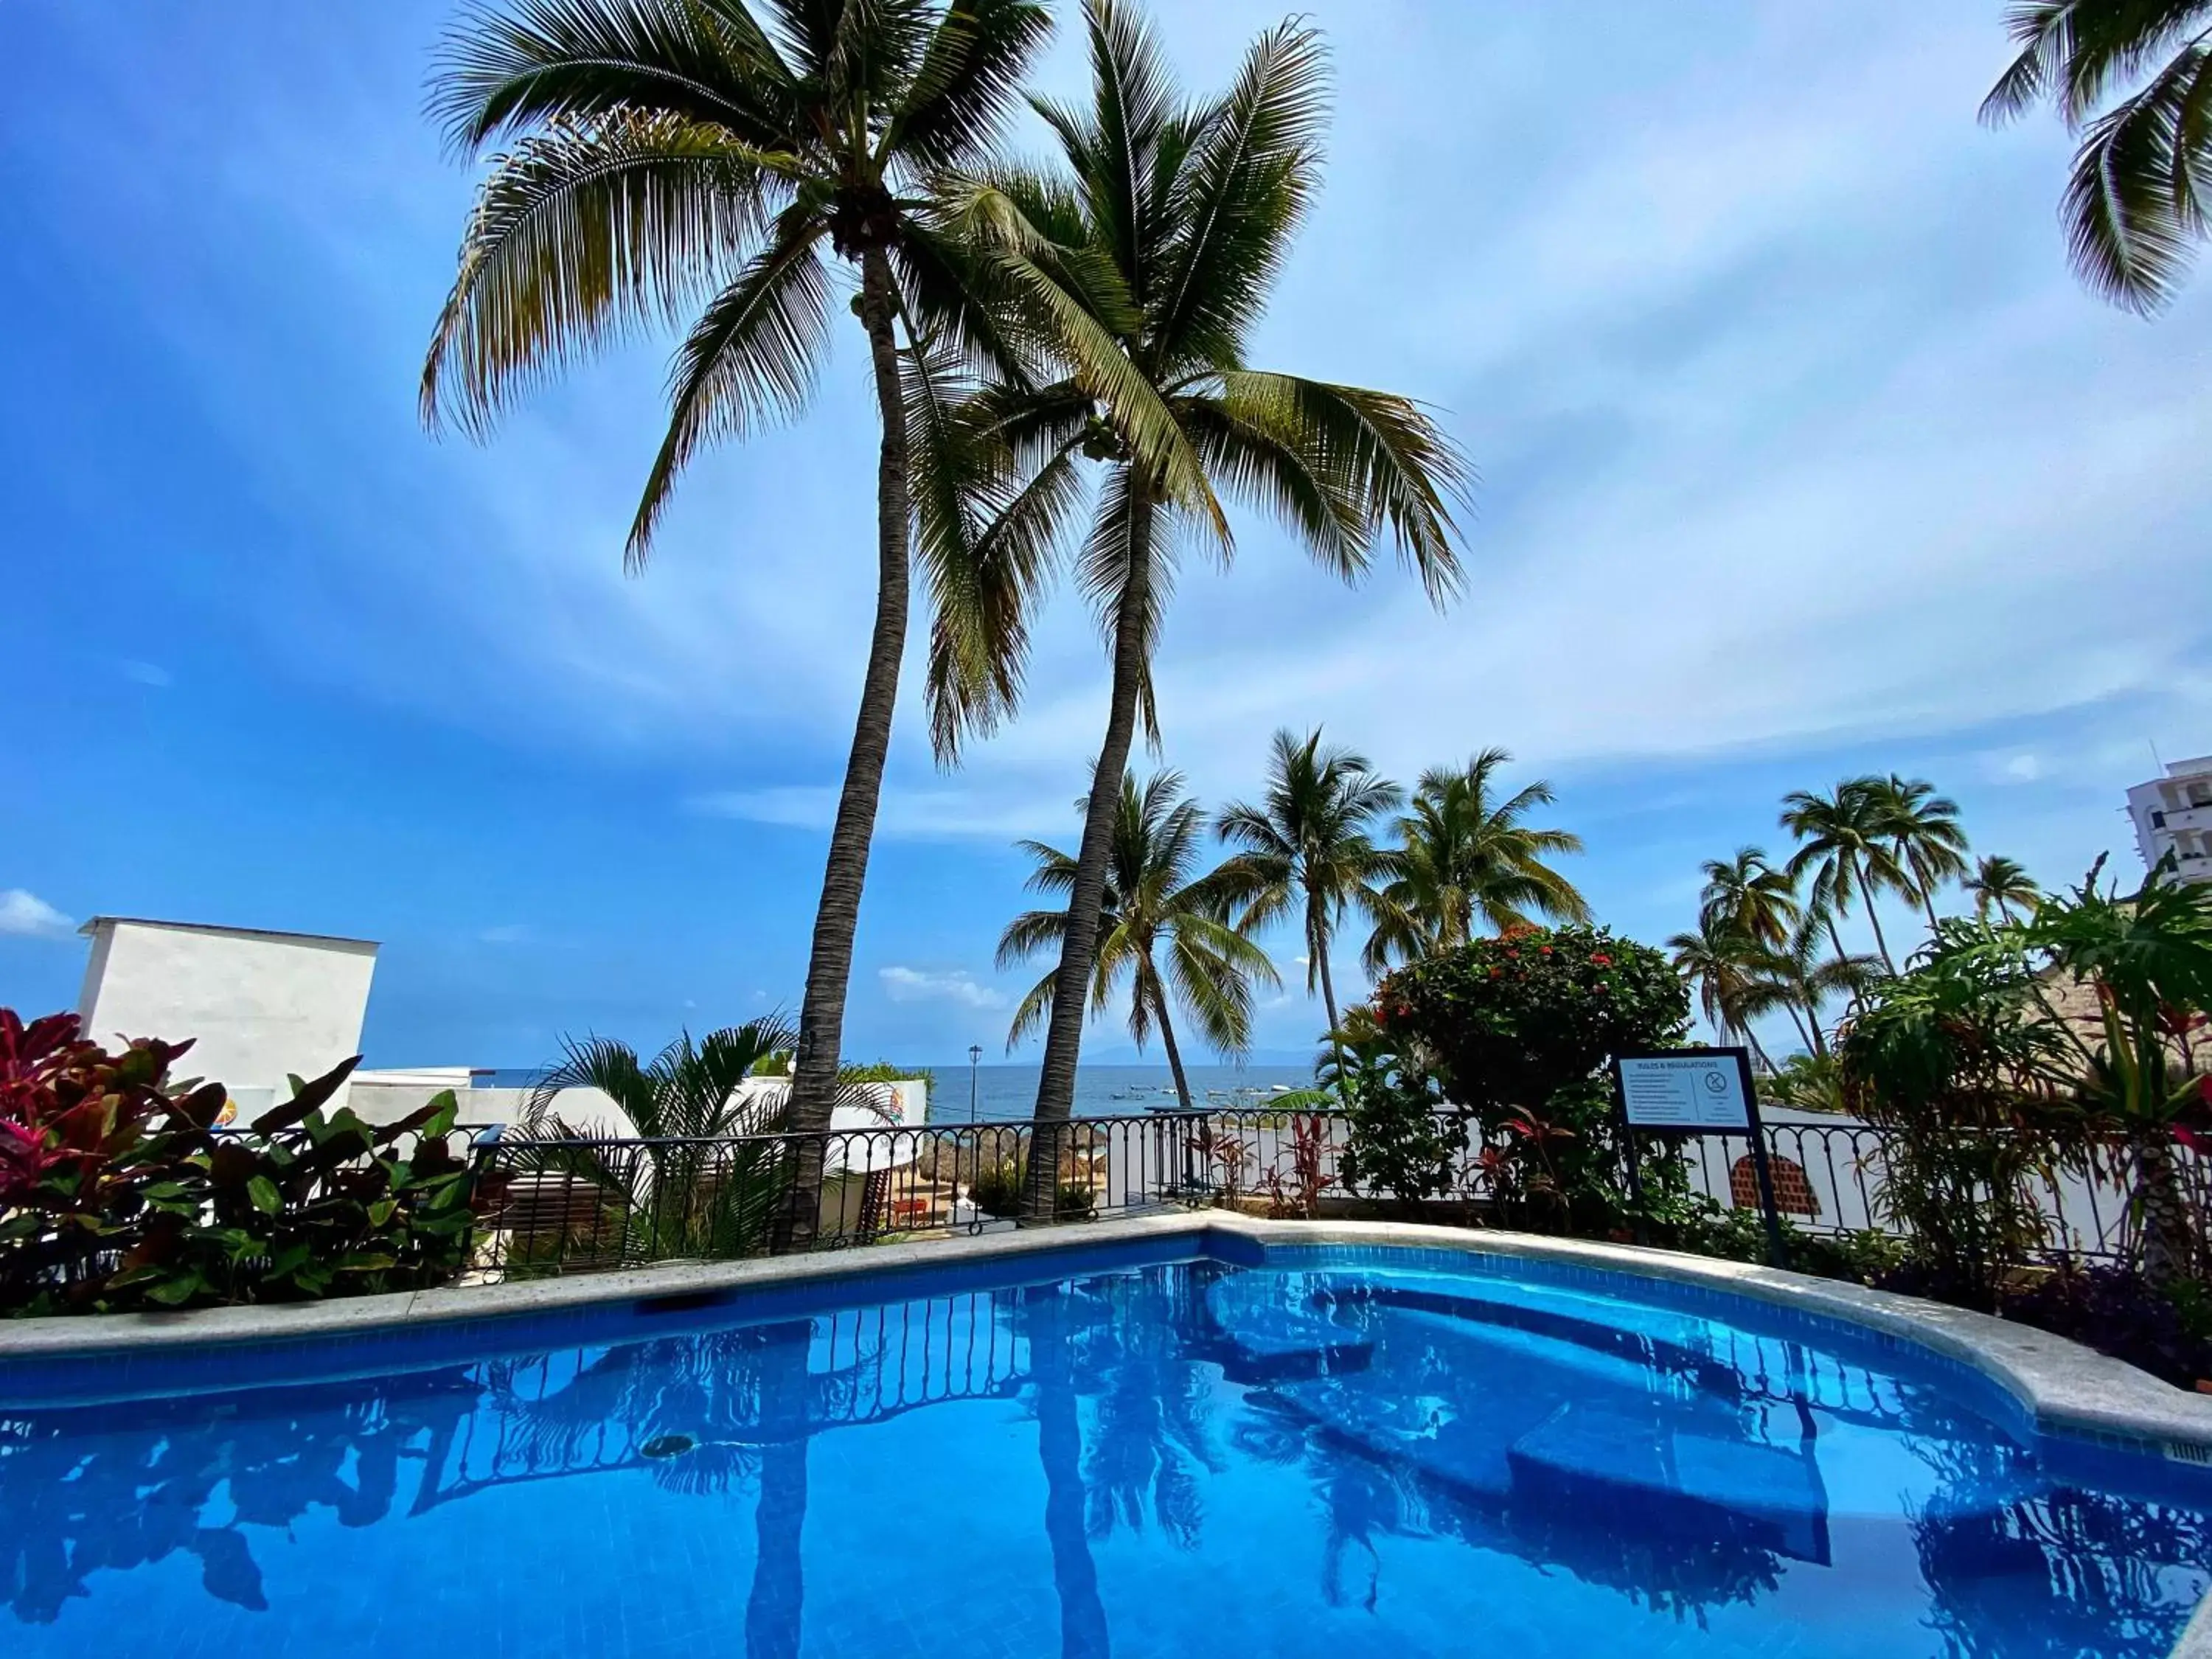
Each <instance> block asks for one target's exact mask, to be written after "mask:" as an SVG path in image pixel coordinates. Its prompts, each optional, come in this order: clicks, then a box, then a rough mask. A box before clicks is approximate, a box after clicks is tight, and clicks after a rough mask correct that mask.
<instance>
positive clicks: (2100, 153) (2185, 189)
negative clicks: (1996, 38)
mask: <svg viewBox="0 0 2212 1659" xmlns="http://www.w3.org/2000/svg"><path fill="white" fill-rule="evenodd" d="M2005 23H2006V27H2008V29H2009V30H2010V31H2011V33H2012V38H2013V40H2014V41H2015V43H2017V45H2018V46H2019V47H2020V55H2019V56H2018V57H2017V58H2015V59H2014V60H2013V62H2012V64H2010V66H2009V67H2008V68H2007V69H2006V70H2005V72H2004V74H2003V75H2002V76H2000V77H1999V79H1998V81H1997V83H1996V86H1995V87H1993V88H1990V94H1989V96H1988V97H1987V98H1986V99H1985V100H1983V104H1982V118H1983V119H1984V120H1985V121H1988V122H1990V123H1991V124H1992V125H1995V124H1997V123H2001V122H2005V121H2009V120H2013V119H2015V118H2017V117H2019V116H2020V115H2021V114H2023V113H2025V112H2027V110H2028V109H2030V108H2031V107H2033V106H2035V105H2037V104H2041V103H2048V104H2050V105H2051V106H2052V107H2053V108H2055V109H2056V110H2057V112H2058V114H2059V116H2060V118H2062V119H2063V121H2064V122H2065V123H2066V125H2067V128H2068V130H2069V131H2071V132H2074V133H2075V134H2077V135H2078V136H2079V137H2080V140H2081V143H2080V147H2079V149H2076V151H2075V156H2074V170H2073V174H2072V176H2071V177H2070V178H2069V179H2068V180H2067V185H2066V192H2065V198H2064V204H2063V207H2062V209H2061V214H2062V216H2063V219H2064V221H2065V224H2066V240H2067V246H2068V252H2069V254H2070V255H2071V257H2072V259H2073V264H2074V269H2075V270H2076V271H2078V272H2079V273H2080V274H2081V279H2082V280H2083V281H2084V282H2086V283H2088V285H2089V286H2090V287H2091V288H2093V289H2095V290H2096V291H2097V292H2098V293H2100V294H2101V295H2104V296H2105V297H2106V299H2108V300H2111V301H2115V302H2116V303H2118V304H2120V305H2124V306H2125V307H2128V308H2129V309H2130V310H2132V311H2138V312H2153V311H2156V310H2158V309H2159V308H2160V307H2163V306H2164V305H2165V304H2166V302H2167V301H2169V300H2171V299H2172V297H2173V294H2174V291H2175V289H2177V288H2178V287H2179V284H2180V282H2181V279H2182V277H2183V276H2185V274H2186V273H2187V271H2188V269H2189V265H2190V263H2191V259H2192V258H2193V257H2194V254H2195V247H2194V244H2195V243H2197V241H2199V240H2202V239H2203V235H2204V234H2205V228H2206V215H2205V192H2206V190H2207V187H2208V185H2212V122H2208V121H2207V120H2206V118H2205V111H2206V107H2207V105H2208V102H2212V3H2208V0H2011V3H2010V4H2009V5H2008V7H2007V9H2006V13H2005Z"/></svg>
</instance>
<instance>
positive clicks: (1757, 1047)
mask: <svg viewBox="0 0 2212 1659" xmlns="http://www.w3.org/2000/svg"><path fill="white" fill-rule="evenodd" d="M1736 1030H1737V1031H1738V1032H1739V1033H1740V1034H1741V1036H1742V1037H1743V1040H1744V1042H1747V1044H1749V1045H1750V1048H1751V1053H1752V1057H1753V1059H1754V1060H1758V1062H1759V1070H1760V1071H1762V1072H1766V1073H1771V1072H1772V1071H1773V1070H1774V1062H1773V1061H1772V1060H1770V1059H1768V1058H1767V1054H1766V1045H1765V1043H1763V1042H1760V1041H1759V1033H1758V1032H1756V1031H1754V1030H1752V1029H1751V1027H1750V1026H1749V1025H1747V1024H1746V1025H1739V1026H1738V1027H1736Z"/></svg>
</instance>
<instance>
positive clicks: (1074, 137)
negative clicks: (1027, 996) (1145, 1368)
mask: <svg viewBox="0 0 2212 1659" xmlns="http://www.w3.org/2000/svg"><path fill="white" fill-rule="evenodd" d="M1084 15H1085V26H1086V28H1087V31H1088V33H1089V38H1090V46H1091V76H1092V95H1091V100H1090V102H1089V104H1088V105H1086V106H1081V107H1078V106H1071V105H1064V104H1059V103H1052V102H1043V101H1039V102H1037V104H1036V108H1037V109H1038V111H1039V112H1040V114H1041V115H1042V117H1043V118H1044V120H1045V122H1046V125H1048V128H1049V129H1050V131H1051V133H1052V136H1053V139H1054V143H1055V144H1056V147H1057V149H1058V151H1059V159H1060V162H1061V164H1062V169H1061V171H1060V172H1058V173H1033V172H1021V171H1005V172H1001V173H996V174H992V175H988V176H986V177H982V178H980V179H974V180H971V181H970V182H969V185H968V186H967V188H966V191H965V194H964V197H963V211H962V214H961V218H960V222H961V224H962V226H963V229H964V230H965V231H966V233H967V234H969V236H970V237H971V238H972V239H973V240H974V241H975V244H976V246H978V247H979V248H980V249H982V250H984V251H985V252H982V253H981V254H980V255H979V257H981V258H984V259H985V260H986V262H987V264H988V266H989V269H990V270H991V271H992V273H993V275H994V277H995V279H996V280H997V281H998V282H999V283H1000V284H1002V289H1003V291H1004V292H1005V293H1006V294H1007V295H1010V296H1012V301H1013V302H1015V303H1016V304H1018V306H1019V307H1020V308H1021V313H1022V314H1023V315H1024V318H1025V319H1027V325H1028V329H1029V337H1031V338H1033V339H1035V340H1036V341H1037V342H1039V343H1041V349H1044V350H1045V351H1046V352H1047V353H1048V356H1049V359H1050V361H1051V362H1053V363H1054V364H1055V365H1056V366H1057V368H1058V369H1059V371H1060V373H1059V378H1058V379H1056V380H1049V381H1048V382H1047V383H1046V384H1044V385H1042V386H1038V387H1036V388H1034V389H1032V388H1029V387H1025V386H1002V387H1000V388H997V389H996V390H995V392H994V394H992V395H991V396H989V397H987V398H985V399H984V401H983V409H982V416H981V419H980V420H979V421H978V422H976V425H975V430H976V431H977V432H978V433H980V434H981V435H983V436H984V437H985V438H987V439H988V440H989V441H991V442H992V443H994V444H996V445H997V446H998V448H999V451H1000V454H1001V455H1002V456H1003V458H1004V471H1003V472H1002V474H1001V476H1000V477H998V478H997V479H996V480H995V481H994V482H995V484H996V487H997V491H998V500H999V503H1000V506H999V511H998V513H997V514H996V516H995V517H994V519H993V520H992V522H990V523H989V524H988V525H987V526H982V527H981V528H980V529H979V530H978V531H977V532H975V536H974V538H973V544H974V545H975V548H976V549H977V551H978V556H979V557H980V558H981V562H982V567H983V568H986V569H987V571H988V572H989V573H990V581H991V583H992V584H995V586H991V587H990V589H989V591H990V592H991V593H993V594H994V595H996V596H998V597H997V598H996V599H994V603H997V604H999V605H1000V607H1001V609H1002V610H1006V609H1012V608H1013V606H1012V600H1011V599H1008V598H1006V596H1007V595H1011V594H1012V593H1014V592H1018V590H1020V589H1021V588H1022V587H1023V586H1024V584H1025V583H1028V582H1031V581H1033V580H1039V579H1041V577H1042V574H1043V573H1044V572H1045V571H1046V570H1047V569H1048V568H1049V566H1050V563H1051V558H1050V553H1051V550H1054V549H1056V548H1058V547H1059V546H1060V545H1061V544H1062V543H1063V541H1064V539H1066V534H1067V532H1070V531H1071V530H1072V528H1073V526H1074V525H1075V524H1076V522H1077V520H1078V518H1079V509H1080V507H1081V505H1082V502H1083V500H1084V495H1085V492H1084V490H1083V488H1082V475H1083V472H1084V471H1085V464H1086V463H1089V464H1091V465H1095V466H1096V467H1097V468H1098V469H1100V470H1101V471H1102V472H1103V482H1102V483H1101V486H1100V488H1099V489H1098V491H1097V500H1096V508H1095V511H1094V512H1093V513H1092V514H1091V521H1090V526H1089V529H1088V532H1087V535H1085V537H1084V538H1083V540H1082V544H1081V550H1080V552H1079V556H1078V557H1077V560H1076V568H1077V573H1078V575H1079V580H1080V582H1081V585H1082V586H1083V588H1084V590H1085V592H1086V593H1087V594H1088V595H1089V597H1090V599H1091V601H1092V603H1093V604H1094V605H1096V607H1097V611H1098V615H1099V619H1100V622H1101V625H1102V628H1103V632H1104V634H1105V635H1106V639H1107V641H1108V644H1109V658H1110V662H1111V677H1112V689H1111V692H1110V694H1109V702H1108V708H1107V716H1106V730H1105V735H1104V738H1103V741H1102V742H1101V744H1099V749H1098V759H1097V775H1099V776H1102V777H1109V778H1112V777H1119V776H1120V775H1121V773H1122V772H1123V771H1124V770H1125V769H1127V761H1128V755H1129V750H1130V747H1131V744H1132V743H1133V740H1134V738H1135V734H1136V730H1137V726H1138V724H1139V720H1140V719H1141V720H1143V722H1144V723H1145V725H1146V727H1147V728H1148V729H1149V730H1150V731H1151V732H1152V733H1153V734H1154V735H1155V736H1157V733H1158V708H1157V705H1156V703H1155V702H1154V697H1153V684H1152V658H1153V653H1154V650H1155V648H1156V647H1157V645H1158V640H1159V636H1160V629H1161V626H1162V620H1163V617H1164V614H1165V611H1166V607H1167V604H1168V600H1169V596H1170V592H1171V589H1172V586H1173V580H1174V574H1175V568H1176V559H1177V556H1178V553H1179V551H1180V550H1181V549H1182V547H1183V546H1184V545H1186V544H1195V545H1197V546H1200V547H1202V548H1204V549H1206V550H1210V551H1211V552H1212V553H1213V554H1214V555H1215V556H1217V557H1220V558H1223V559H1225V558H1227V557H1228V556H1229V555H1230V553H1231V549H1232V545H1233V539H1232V537H1231V530H1230V526H1229V520H1228V517H1227V514H1226V513H1225V509H1224V507H1223V505H1222V498H1223V497H1224V496H1228V497H1230V498H1231V499H1236V500H1241V501H1244V502H1247V503H1249V504H1250V505H1253V506H1256V507H1260V508H1261V509H1262V510H1264V511H1267V512H1268V513H1272V514H1273V515H1274V516H1276V517H1277V518H1278V519H1279V520H1281V522H1282V523H1283V524H1284V526H1285V527H1286V528H1287V529H1288V530H1289V531H1290V532H1291V535H1292V537H1293V538H1294V539H1296V540H1297V542H1299V543H1300V544H1303V545H1304V548H1305V549H1306V550H1307V551H1308V552H1309V553H1310V554H1311V555H1312V556H1314V557H1315V558H1316V559H1317V560H1318V561H1320V562H1322V564H1323V565H1325V566H1326V567H1327V568H1330V569H1332V570H1334V571H1337V572H1338V573H1340V574H1342V575H1343V576H1344V577H1345V578H1346V579H1347V580H1352V579H1355V578H1357V577H1358V576H1359V575H1360V574H1363V573H1364V572H1365V571H1366V570H1367V569H1368V568H1369V567H1370V564H1371V562H1372V561H1373V557H1374V554H1375V551H1376V544H1377V543H1378V542H1381V541H1383V540H1385V539H1388V540H1390V541H1393V542H1395V545H1396V547H1397V550H1398V552H1399V554H1400V556H1401V560H1402V561H1403V562H1405V563H1406V564H1407V565H1408V566H1409V567H1410V568H1412V569H1413V571H1414V572H1415V573H1416V574H1418V576H1419V579H1420V580H1421V582H1422V584H1423V586H1424V587H1425V589H1426V590H1427V592H1429V594H1430V595H1431V598H1432V599H1437V600H1438V601H1441V600H1442V599H1443V598H1444V597H1445V596H1446V595H1447V594H1448V593H1449V592H1450V591H1451V589H1452V588H1453V586H1454V585H1455V582H1456V580H1457V578H1458V572H1459V561H1458V553H1457V550H1456V542H1457V538H1458V532H1457V529H1456V527H1455V525H1454V523H1453V520H1452V516H1451V510H1450V508H1451V502H1452V501H1453V499H1454V498H1455V496H1456V495H1459V494H1460V493H1461V492H1462V489H1463V488H1464V485H1465V481H1466V470H1465V465H1464V463H1463V461H1462V459H1461V457H1460V455H1459V454H1458V453H1457V451H1456V450H1455V448H1454V447H1453V446H1452V445H1451V444H1450V442H1449V441H1448V440H1447V439H1446V438H1445V437H1444V436H1443V434H1442V433H1441V432H1440V431H1439V430H1438V429H1437V426H1436V424H1435V423H1434V422H1433V421H1431V419H1430V417H1429V416H1427V414H1426V413H1425V412H1424V411H1423V410H1422V409H1421V408H1420V407H1419V405H1418V404H1414V403H1413V402H1412V401H1410V400H1409V399H1407V398H1401V397H1396V396H1393V395H1390V394H1388V393H1383V392H1372V391H1369V390H1366V389H1364V388H1361V387H1358V386H1343V385H1337V384H1333V383H1330V382H1327V381H1322V380H1310V379H1306V378H1304V377H1302V376H1298V375H1295V374H1279V373H1273V372H1266V371H1261V370H1258V369H1255V368H1251V367H1250V366H1249V354H1250V346H1251V340H1252V337H1253V334H1254V332H1255V329H1256V326H1257V325H1258V322H1259V320H1260V318H1261V313H1262V312H1263V310H1264V309H1265V306H1266V301H1267V292H1268V289H1269V288H1270V287H1271V286H1272V283H1273V278H1274V276H1275V275H1276V273H1277V271H1278V270H1279V269H1280V267H1281V264H1282V262H1283V259H1284V258H1285V255H1286V253H1287V252H1288V251H1289V247H1290V245H1291V240H1292V239H1293V237H1294V236H1295V234H1296V233H1297V228H1298V227H1299V225H1300V223H1301V222H1302V221H1303V220H1304V216H1305V212H1306V209H1307V205H1308V204H1309V202H1310V199H1311V197H1312V195H1313V191H1314V189H1315V187H1316V183H1317V182H1318V177H1319V171H1320V161H1321V149H1320V138H1321V129H1322V118H1323V114H1324V109H1325V104H1326V98H1325V93H1326V87H1327V74H1326V64H1325V58H1324V54H1323V51H1322V44H1321V40H1320V38H1319V36H1318V35H1317V34H1316V33H1315V32H1314V31H1313V30H1312V29H1310V28H1308V27H1304V26H1303V25H1300V24H1298V23H1296V22H1287V23H1285V24H1284V25H1282V26H1281V27H1277V28H1274V29H1272V30H1269V31H1268V32H1267V33H1265V34H1263V35H1261V37H1260V38H1259V39H1258V40H1256V41H1255V42H1254V44H1253V46H1252V47H1251V49H1250V50H1249V52H1248V53H1247V54H1246V56H1245V59H1244V62H1243V67H1242V68H1241V70H1239V72H1238V74H1237V77H1236V79H1235V81H1234V82H1233V83H1232V84H1231V87H1230V88H1229V89H1228V90H1227V91H1226V92H1225V93H1223V94H1220V95H1219V96H1218V97H1214V98H1210V99H1204V100H1197V101H1191V100H1187V99H1186V98H1185V97H1184V96H1183V94H1182V93H1181V91H1180V90H1179V89H1178V88H1176V84H1175V82H1174V80H1173V78H1172V76H1170V73H1169V71H1168V69H1167V66H1166V65H1165V64H1164V62H1163V61H1162V59H1161V57H1160V53H1159V52H1158V47H1157V46H1156V44H1155V42H1154V40H1153V38H1152V33H1151V31H1150V30H1149V28H1148V27H1146V24H1145V23H1144V22H1143V21H1142V20H1141V19H1140V17H1139V14H1138V13H1137V11H1136V10H1135V9H1134V8H1133V7H1132V6H1130V5H1128V4H1126V3H1123V0H1087V3H1086V4H1085V8H1084ZM924 507H925V511H927V509H928V503H927V501H924ZM945 517H946V518H947V519H948V520H949V522H947V523H945V525H944V526H943V529H942V532H941V533H942V534H943V535H944V536H945V538H946V539H947V540H951V541H966V540H968V539H969V536H968V532H967V529H966V527H965V526H963V524H962V522H961V518H960V515H959V514H957V513H954V514H950V515H945ZM1116 810H1117V809H1116V801H1115V796H1114V793H1113V792H1112V791H1110V790H1096V791H1094V792H1093V793H1092V794H1091V806H1090V810H1089V811H1088V813H1087V814H1086V817H1085V823H1084V827H1083V836H1082V840H1081V842H1080V843H1079V847H1078V848H1077V853H1076V867H1075V871H1074V876H1073V890H1072V892H1071V894H1070V902H1069V906H1068V914H1067V926H1066V931H1065V933H1064V934H1063V936H1062V938H1061V940H1060V967H1059V969H1058V983H1057V986H1056V987H1055V991H1054V997H1053V1002H1052V1011H1051V1014H1050V1017H1049V1019H1048V1024H1047V1030H1046V1037H1045V1048H1044V1055H1043V1064H1042V1071H1041V1076H1040V1079H1039V1082H1038V1086H1037V1100H1036V1121H1038V1122H1039V1123H1040V1124H1046V1123H1052V1122H1056V1121H1063V1120H1065V1119H1066V1116H1067V1115H1068V1113H1069V1110H1070V1108H1071V1105H1072V1103H1073V1097H1074V1088H1075V1065H1076V1059H1077V1055H1078V1053H1079V1049H1080V1047H1081V1042H1082V1036H1083V1009H1084V1000H1085V995H1086V993H1087V989H1088V987H1089V985H1090V982H1091V973H1092V966H1093V959H1094V957H1095V956H1096V954H1097V940H1098V930H1099V912H1100V906H1101V903H1102V902H1103V896H1104V892H1105V887H1106V883H1107V879H1108V872H1109V865H1110V863H1111V860H1112V842H1113V834H1114V819H1115V811H1116Z"/></svg>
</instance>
